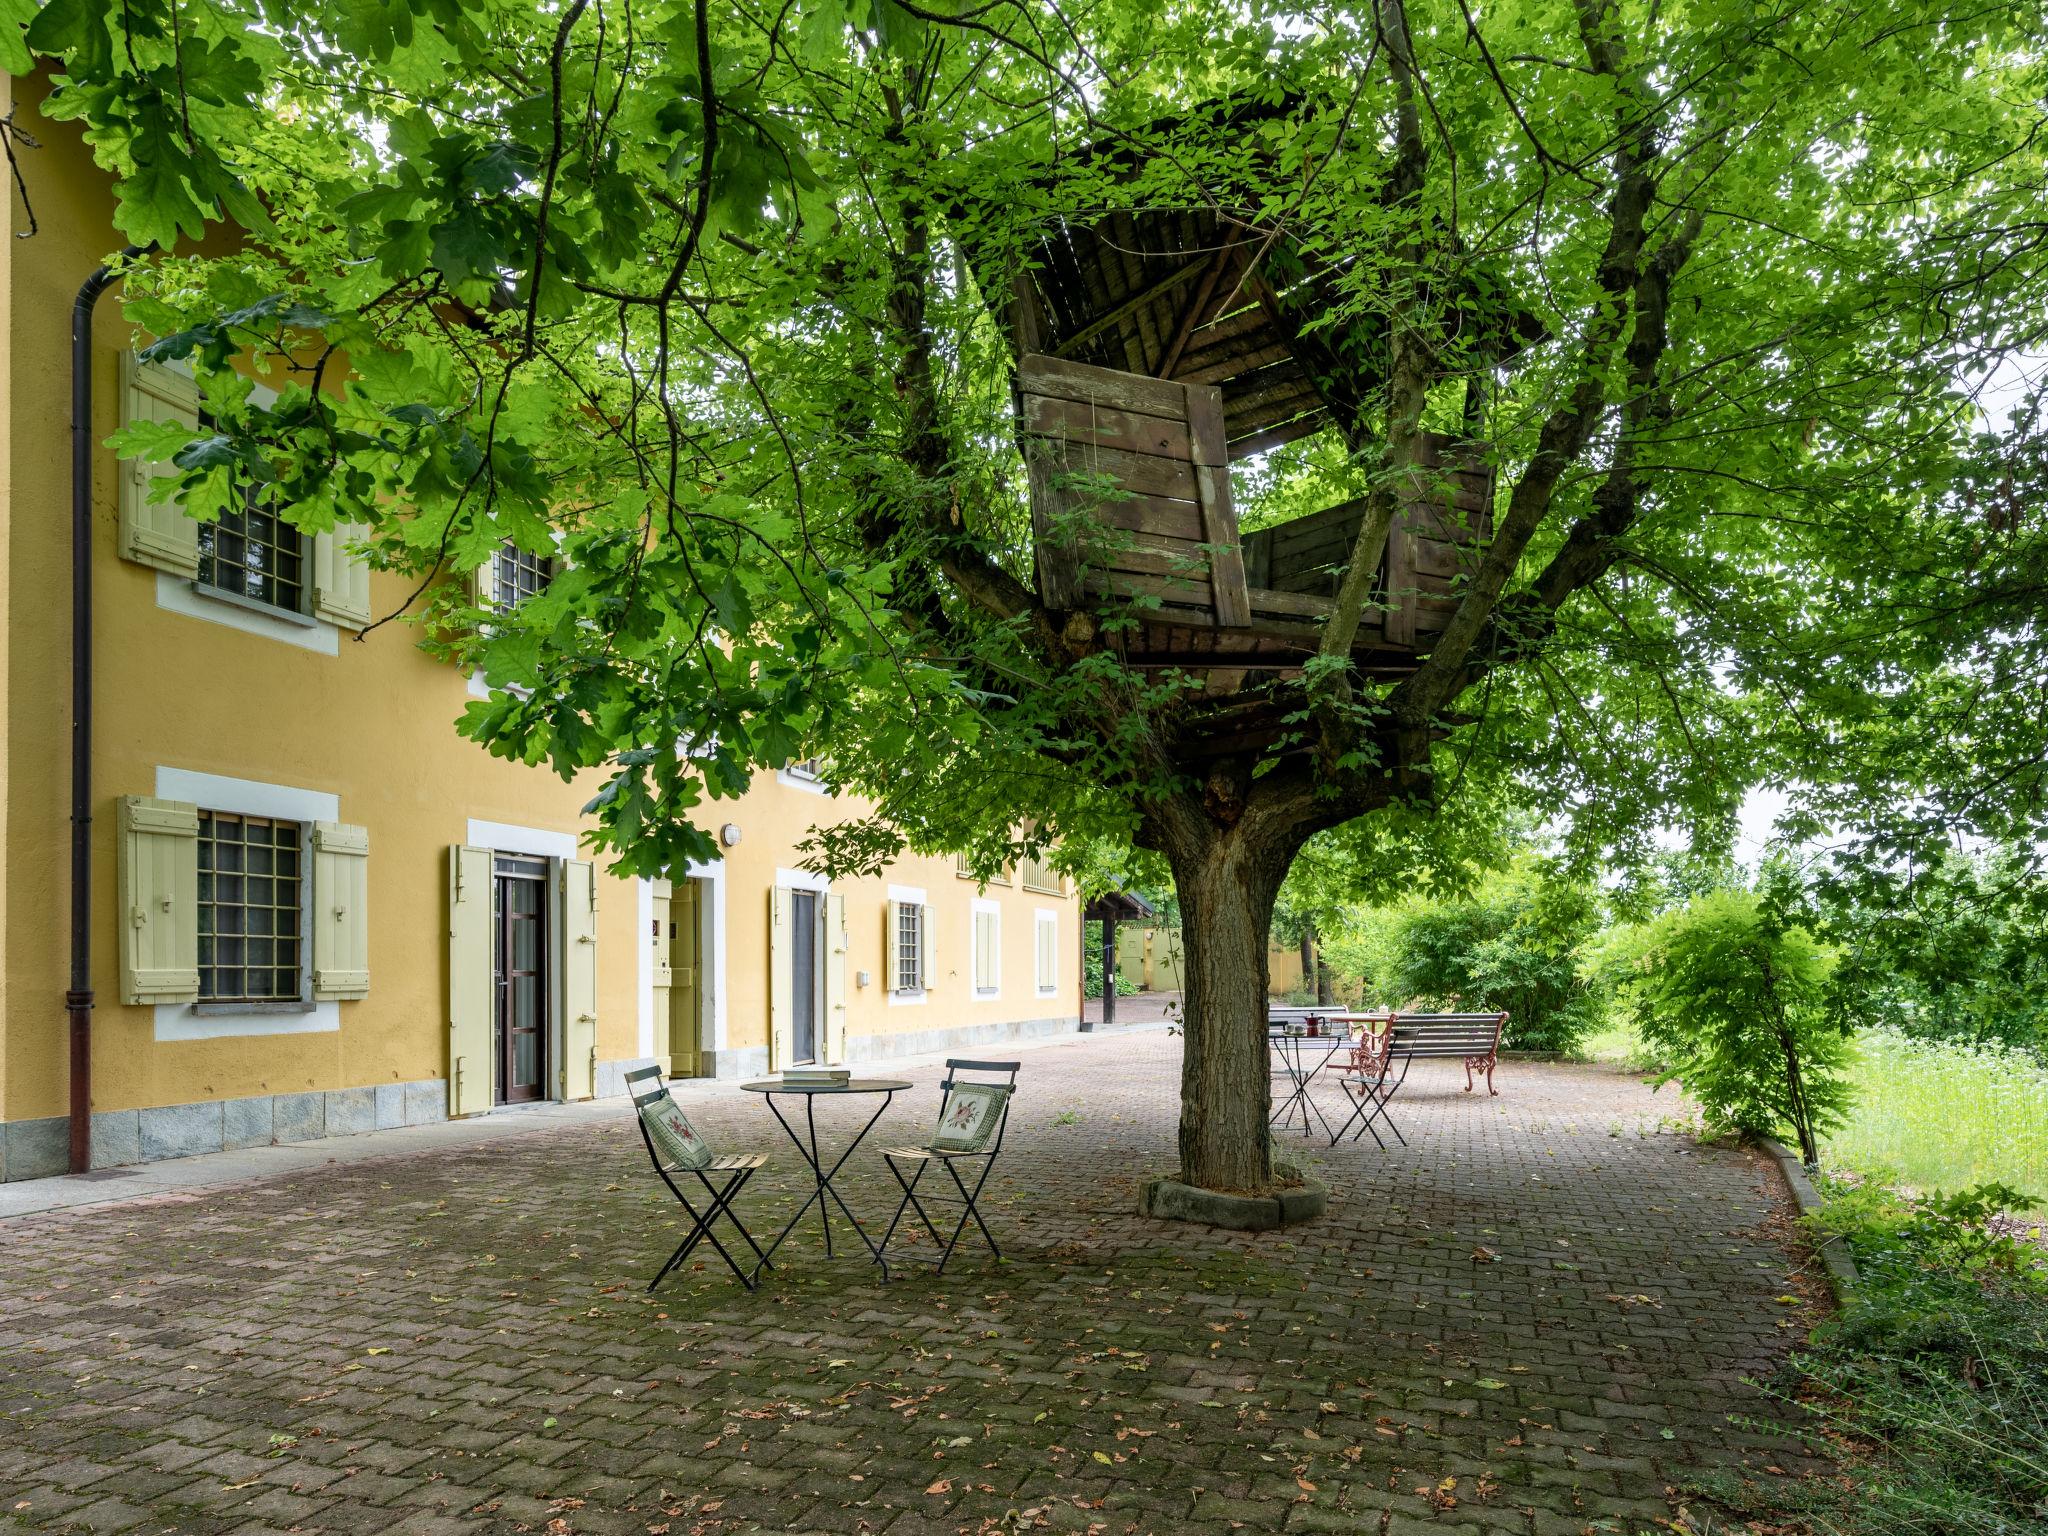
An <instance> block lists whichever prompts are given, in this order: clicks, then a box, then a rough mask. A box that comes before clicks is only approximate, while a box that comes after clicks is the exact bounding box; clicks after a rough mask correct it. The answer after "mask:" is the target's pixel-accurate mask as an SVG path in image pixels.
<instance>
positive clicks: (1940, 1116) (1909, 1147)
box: [1579, 1024, 2048, 1201]
mask: <svg viewBox="0 0 2048 1536" xmlns="http://www.w3.org/2000/svg"><path fill="white" fill-rule="evenodd" d="M1856 1046H1857V1050H1856V1065H1855V1068H1854V1071H1853V1074H1852V1076H1851V1078H1850V1082H1851V1084H1852V1086H1853V1087H1854V1088H1855V1090H1856V1101H1855V1105H1854V1107H1853V1108H1852V1109H1851V1110H1850V1112H1849V1119H1848V1123H1847V1124H1845V1125H1844V1126H1842V1128H1841V1129H1840V1130H1838V1131H1836V1132H1835V1134H1833V1135H1832V1136H1829V1137H1826V1138H1824V1140H1823V1142H1822V1154H1823V1160H1824V1161H1825V1162H1826V1163H1828V1164H1830V1165H1833V1166H1838V1167H1845V1168H1853V1169H1857V1170H1859V1171H1861V1172H1864V1173H1868V1174H1872V1175H1876V1176H1879V1177H1881V1178H1882V1179H1883V1180H1884V1181H1885V1182H1887V1183H1891V1182H1896V1183H1899V1184H1903V1185H1905V1186H1906V1187H1908V1188H1911V1189H1922V1190H1936V1189H1939V1190H1955V1189H1963V1188H1967V1187H1968V1186H1970V1185H1973V1184H1981V1183H1984V1182H1985V1181H1987V1180H1991V1179H1996V1180H1998V1181H2000V1182H2001V1183H2005V1184H2009V1185H2011V1186H2012V1187H2013V1188H2015V1189H2018V1190H2021V1191H2023V1192H2025V1193H2026V1194H2029V1195H2033V1196H2034V1197H2036V1198H2037V1199H2041V1200H2044V1201H2048V1067H2043V1066H2042V1065H2041V1063H2040V1062H2039V1061H2037V1060H2036V1059H2034V1058H2033V1057H2031V1056H2028V1055H2027V1054H2025V1053H2024V1052H2020V1051H2010V1050H2003V1049H2000V1048H1999V1047H1996V1046H1973V1045H1962V1044H1955V1043H1937V1042H1932V1041H1925V1040H1916V1039H1913V1038H1911V1037H1909V1036H1906V1035H1902V1034H1900V1033H1899V1032H1898V1031H1896V1030H1892V1029H1885V1028H1873V1029H1866V1030H1863V1031H1862V1032H1860V1033H1859V1034H1858V1035H1857V1037H1856ZM1579 1054H1581V1055H1582V1056H1584V1057H1585V1058H1586V1059H1588V1060H1591V1061H1606V1062H1613V1063H1617V1064H1620V1065H1623V1066H1629V1067H1648V1066H1650V1065H1652V1063H1651V1062H1649V1060H1648V1059H1647V1058H1646V1056H1645V1054H1644V1052H1643V1048H1642V1045H1641V1042H1640V1041H1638V1040H1637V1038H1636V1034H1635V1031H1634V1030H1633V1029H1631V1028H1630V1027H1628V1026H1627V1025H1625V1024H1620V1025H1614V1026H1611V1027H1610V1028H1608V1029H1605V1030H1602V1031H1601V1032H1600V1033H1598V1034H1595V1035H1588V1036H1587V1037H1586V1038H1585V1039H1584V1040H1583V1041H1582V1042H1580V1045H1579Z"/></svg>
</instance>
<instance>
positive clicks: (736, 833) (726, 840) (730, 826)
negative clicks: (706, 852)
mask: <svg viewBox="0 0 2048 1536" xmlns="http://www.w3.org/2000/svg"><path fill="white" fill-rule="evenodd" d="M718 840H719V841H720V842H721V843H723V844H725V846H726V847H728V848H737V847H738V846H739V843H740V828H739V823H738V822H735V821H728V822H727V823H726V824H725V825H724V826H722V827H720V828H719V829H718Z"/></svg>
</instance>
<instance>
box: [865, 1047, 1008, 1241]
mask: <svg viewBox="0 0 2048 1536" xmlns="http://www.w3.org/2000/svg"><path fill="white" fill-rule="evenodd" d="M1021 1065H1022V1063H1020V1062H1015V1061H964V1060H959V1059H954V1060H949V1061H948V1062H947V1063H946V1077H945V1081H943V1082H942V1083H940V1084H939V1121H938V1124H937V1125H936V1126H935V1127H933V1130H932V1135H931V1140H930V1141H928V1142H926V1143H925V1144H924V1145H923V1146H921V1147H885V1148H884V1149H883V1151H882V1160H883V1161H884V1162H886V1163H887V1164H888V1165H889V1171H890V1172H891V1173H893V1174H895V1175H896V1182H897V1183H898V1184H900V1185H902V1186H903V1198H902V1200H901V1201H899V1202H898V1203H897V1206H896V1214H895V1215H894V1216H892V1217H891V1218H890V1219H889V1230H888V1231H886V1232H884V1233H883V1234H882V1241H881V1244H880V1245H879V1247H878V1248H877V1249H876V1252H877V1253H886V1252H887V1251H888V1247H889V1239H890V1238H891V1237H893V1236H894V1235H895V1233H896V1227H897V1224H898V1223H899V1222H901V1221H902V1220H903V1213H904V1212H905V1211H907V1210H915V1211H916V1212H917V1219H918V1220H919V1221H921V1222H923V1223H924V1229H925V1231H927V1232H929V1233H930V1234H931V1238H932V1241H933V1242H935V1243H937V1244H939V1245H940V1247H941V1252H940V1254H939V1265H938V1269H937V1270H936V1271H934V1273H936V1274H944V1273H945V1272H946V1265H947V1263H948V1261H950V1260H951V1259H952V1257H953V1250H954V1249H955V1248H956V1247H958V1246H959V1244H960V1238H961V1236H962V1234H964V1233H965V1232H966V1230H967V1223H968V1222H969V1220H972V1221H973V1223H974V1224H975V1226H977V1227H979V1228H980V1229H981V1236H982V1240H983V1241H984V1242H986V1243H987V1244H988V1251H989V1252H990V1253H992V1254H994V1255H995V1256H996V1257H997V1258H998V1259H1000V1258H1001V1257H1002V1256H1003V1251H1002V1249H1000V1248H998V1247H997V1246H996V1240H995V1234H993V1233H992V1232H990V1231H989V1229H988V1223H987V1222H985V1221H983V1220H982V1219H981V1208H980V1207H979V1206H978V1205H977V1204H976V1203H975V1202H976V1201H977V1200H979V1199H980V1197H981V1190H982V1186H983V1185H985V1184H986V1183H988V1176H989V1174H990V1172H991V1171H992V1170H993V1169H994V1168H995V1165H996V1156H997V1154H998V1153H1000V1152H1001V1151H1002V1150H1003V1132H1004V1130H1005V1129H1006V1128H1007V1127H1008V1125H1009V1123H1010V1100H1011V1098H1012V1096H1013V1095H1014V1094H1015V1093H1016V1091H1017V1069H1018V1067H1019V1066H1021ZM963 1072H979V1073H987V1074H991V1075H993V1074H998V1073H999V1074H1002V1075H1003V1076H1004V1079H1005V1080H1004V1081H1002V1082H999V1083H998V1082H984V1081H975V1080H969V1079H965V1078H962V1077H961V1075H960V1074H961V1073H963ZM975 1161H979V1162H980V1164H981V1172H980V1174H979V1175H978V1176H977V1177H976V1178H975V1180H974V1184H973V1187H972V1188H969V1187H968V1183H967V1180H965V1179H964V1178H962V1177H961V1176H960V1166H961V1164H963V1163H972V1162H975ZM934 1164H937V1165H938V1166H939V1167H941V1168H943V1169H945V1170H946V1174H947V1176H948V1177H949V1178H951V1179H952V1181H953V1188H954V1189H955V1190H956V1191H957V1193H956V1194H952V1195H949V1194H946V1193H945V1191H944V1187H943V1186H941V1188H940V1192H939V1193H938V1194H936V1195H934V1194H932V1193H931V1192H929V1191H927V1192H926V1193H925V1195H924V1198H923V1199H922V1200H920V1199H919V1198H918V1185H919V1184H920V1183H921V1182H923V1179H924V1176H925V1172H926V1170H927V1169H929V1168H931V1167H932V1166H933V1165H934ZM906 1168H914V1169H915V1170H916V1172H914V1173H912V1174H910V1175H909V1177H907V1178H906V1177H905V1176H904V1170H905V1169H906ZM926 1200H929V1201H932V1202H933V1203H935V1204H941V1205H954V1204H958V1205H959V1206H960V1207H961V1211H960V1220H959V1222H958V1223H957V1224H955V1226H954V1228H953V1235H952V1236H951V1237H941V1236H939V1229H938V1227H937V1226H936V1225H935V1224H934V1223H933V1221H932V1218H931V1213H930V1212H929V1211H927V1210H926V1209H925V1201H926Z"/></svg>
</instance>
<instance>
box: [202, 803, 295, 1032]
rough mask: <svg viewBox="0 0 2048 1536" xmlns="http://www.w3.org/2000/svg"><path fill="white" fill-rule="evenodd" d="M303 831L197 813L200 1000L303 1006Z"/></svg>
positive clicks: (272, 821) (259, 819)
mask: <svg viewBox="0 0 2048 1536" xmlns="http://www.w3.org/2000/svg"><path fill="white" fill-rule="evenodd" d="M305 836H306V832H305V827H304V825H303V824H302V823H300V822H296V821H280V820H278V819H277V818H275V817H270V816H234V815H229V814H228V813H226V812H224V811H201V812H200V813H199V1001H200V1002H202V1003H279V1002H303V1001H305V998H306V967H305V939H304V934H305V922H304V917H305V894H306V885H305Z"/></svg>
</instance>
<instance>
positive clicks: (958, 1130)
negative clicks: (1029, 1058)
mask: <svg viewBox="0 0 2048 1536" xmlns="http://www.w3.org/2000/svg"><path fill="white" fill-rule="evenodd" d="M1009 1097H1010V1089H1009V1087H1008V1086H1007V1085H1006V1084H1001V1083H955V1084H954V1085H953V1091H952V1092H951V1093H949V1094H947V1095H946V1100H945V1102H944V1103H943V1104H942V1105H940V1106H939V1124H938V1128H937V1129H936V1130H934V1131H933V1132H932V1141H931V1148H932V1150H933V1151H934V1152H955V1153H960V1152H968V1153H971V1152H981V1151H984V1150H986V1149H987V1147H988V1144H989V1142H990V1141H992V1140H994V1138H995V1134H996V1128H997V1127H998V1126H1000V1125H1001V1124H1002V1123H1003V1106H1004V1104H1006V1103H1007V1102H1008V1101H1009Z"/></svg>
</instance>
